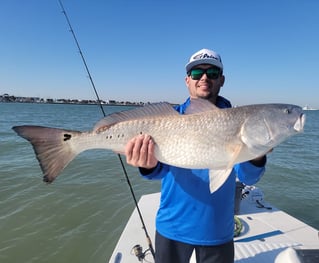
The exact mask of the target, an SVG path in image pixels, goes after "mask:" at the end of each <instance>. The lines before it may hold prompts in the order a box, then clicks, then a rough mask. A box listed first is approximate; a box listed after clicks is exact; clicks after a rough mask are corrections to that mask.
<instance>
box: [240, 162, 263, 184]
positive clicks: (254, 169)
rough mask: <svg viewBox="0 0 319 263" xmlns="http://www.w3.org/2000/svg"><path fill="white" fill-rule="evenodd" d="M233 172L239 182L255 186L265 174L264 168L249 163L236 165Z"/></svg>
mask: <svg viewBox="0 0 319 263" xmlns="http://www.w3.org/2000/svg"><path fill="white" fill-rule="evenodd" d="M234 170H235V171H236V173H237V177H238V179H239V181H241V182H242V183H244V184H246V185H253V184H256V183H257V182H258V181H259V180H260V178H261V177H262V176H263V175H264V173H265V166H264V165H263V166H256V165H254V164H252V163H251V162H249V161H247V162H243V163H240V164H236V165H235V166H234Z"/></svg>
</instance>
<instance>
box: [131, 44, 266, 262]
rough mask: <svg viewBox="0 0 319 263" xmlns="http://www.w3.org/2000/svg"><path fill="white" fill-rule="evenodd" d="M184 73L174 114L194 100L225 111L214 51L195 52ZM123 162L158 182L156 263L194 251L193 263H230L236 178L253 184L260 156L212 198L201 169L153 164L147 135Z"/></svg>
mask: <svg viewBox="0 0 319 263" xmlns="http://www.w3.org/2000/svg"><path fill="white" fill-rule="evenodd" d="M186 73H187V76H186V78H185V82H186V86H187V87H188V90H189V94H190V97H189V98H188V99H187V100H186V102H185V103H184V104H181V105H179V106H178V107H176V110H177V111H178V112H179V113H180V114H184V112H185V110H186V108H187V107H188V106H189V104H190V103H191V100H192V99H197V98H201V99H206V100H209V101H210V102H211V103H213V104H215V105H216V106H217V107H219V108H229V107H231V104H230V102H229V101H228V100H227V99H225V98H223V97H221V96H219V91H220V89H221V87H222V86H223V85H224V82H225V77H224V75H223V64H222V60H221V58H220V56H219V55H218V54H217V53H216V52H214V51H212V50H209V49H202V50H200V51H198V52H196V53H195V54H194V55H192V56H191V58H190V60H189V62H188V63H187V65H186ZM126 158H127V163H128V164H131V165H133V166H136V167H139V170H140V173H141V175H142V176H144V177H145V178H148V179H161V180H162V190H161V202H160V207H159V210H158V213H157V218H156V229H157V231H156V238H155V250H156V252H155V255H156V256H155V262H156V263H186V262H189V259H190V257H191V255H192V253H193V251H194V250H195V253H196V261H197V262H198V263H208V262H209V263H212V262H216V263H217V262H218V263H232V262H234V244H233V234H234V195H235V185H236V177H238V178H239V180H240V181H242V182H243V183H246V184H254V183H256V182H257V181H258V180H259V179H260V177H261V176H262V175H263V173H264V171H265V168H264V166H265V163H266V157H265V156H262V157H260V158H257V159H255V160H252V161H249V162H245V163H241V164H237V165H235V166H234V168H233V170H232V173H231V174H230V176H229V177H228V179H227V180H226V182H225V183H224V184H223V185H222V186H221V187H220V188H219V189H218V190H217V191H216V192H214V193H212V194H211V193H210V191H209V173H208V170H207V169H183V168H179V167H173V166H170V165H167V164H163V163H160V162H158V161H157V159H156V158H155V156H154V142H153V140H152V138H151V137H150V136H148V135H140V136H137V137H135V138H133V139H132V140H131V141H130V142H129V143H128V144H127V146H126Z"/></svg>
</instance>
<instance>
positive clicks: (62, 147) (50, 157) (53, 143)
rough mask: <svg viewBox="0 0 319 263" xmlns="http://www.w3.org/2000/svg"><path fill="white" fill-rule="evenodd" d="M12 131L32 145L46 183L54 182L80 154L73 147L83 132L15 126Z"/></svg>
mask: <svg viewBox="0 0 319 263" xmlns="http://www.w3.org/2000/svg"><path fill="white" fill-rule="evenodd" d="M12 129H13V130H14V131H15V132H16V133H17V134H18V135H19V136H21V137H22V138H24V139H26V140H28V141H29V142H30V143H31V144H32V146H33V149H34V152H35V154H36V157H37V159H38V161H39V164H40V167H41V169H42V172H43V181H44V182H47V183H51V182H53V181H54V179H55V178H56V177H57V176H58V175H59V174H60V173H61V172H62V170H63V169H64V168H65V167H66V166H67V165H68V164H69V163H70V162H71V161H72V160H73V159H74V158H75V156H76V155H78V154H79V152H77V151H76V150H74V149H75V147H72V146H73V145H74V142H73V141H74V137H76V136H79V135H81V134H82V133H81V132H78V131H68V130H62V129H56V128H47V127H41V126H15V127H12Z"/></svg>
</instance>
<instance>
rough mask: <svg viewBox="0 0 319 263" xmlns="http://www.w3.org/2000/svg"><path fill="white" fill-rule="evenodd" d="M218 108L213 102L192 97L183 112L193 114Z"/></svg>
mask: <svg viewBox="0 0 319 263" xmlns="http://www.w3.org/2000/svg"><path fill="white" fill-rule="evenodd" d="M212 110H219V109H218V108H217V107H216V106H215V105H214V104H213V103H211V102H210V101H208V100H204V99H192V100H191V102H190V104H189V106H188V107H187V108H186V111H185V114H195V113H201V112H206V111H212Z"/></svg>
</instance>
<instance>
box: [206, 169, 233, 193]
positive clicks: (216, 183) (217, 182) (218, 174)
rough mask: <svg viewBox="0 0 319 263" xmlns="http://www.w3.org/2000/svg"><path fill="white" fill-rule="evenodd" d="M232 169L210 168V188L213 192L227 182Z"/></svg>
mask: <svg viewBox="0 0 319 263" xmlns="http://www.w3.org/2000/svg"><path fill="white" fill-rule="evenodd" d="M232 169H233V168H227V169H225V170H209V190H210V192H211V193H214V192H215V191H217V190H218V189H219V188H220V187H221V186H222V185H223V184H224V183H225V181H226V180H227V178H228V176H229V175H230V173H231V171H232Z"/></svg>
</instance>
